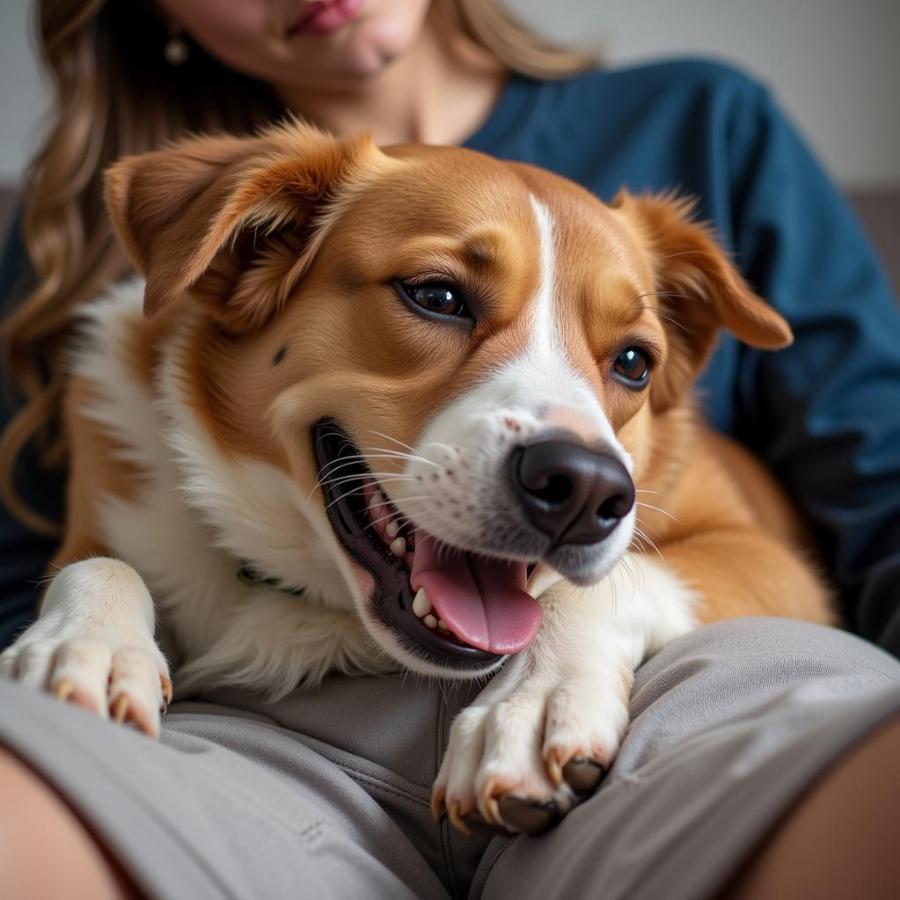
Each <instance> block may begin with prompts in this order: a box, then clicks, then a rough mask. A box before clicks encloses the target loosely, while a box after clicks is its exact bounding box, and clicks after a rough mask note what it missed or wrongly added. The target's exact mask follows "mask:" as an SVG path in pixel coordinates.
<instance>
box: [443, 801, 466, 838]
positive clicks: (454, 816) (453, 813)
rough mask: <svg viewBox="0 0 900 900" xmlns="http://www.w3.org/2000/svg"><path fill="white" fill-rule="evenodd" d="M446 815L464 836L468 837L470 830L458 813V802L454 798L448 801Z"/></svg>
mask: <svg viewBox="0 0 900 900" xmlns="http://www.w3.org/2000/svg"><path fill="white" fill-rule="evenodd" d="M447 816H448V818H449V819H450V821H451V822H452V823H453V824H454V825H455V826H456V827H457V828H458V829H459V830H460V831H461V832H462V833H463V834H464V835H465V836H466V837H470V836H471V834H472V832H471V830H470V829H469V826H468V825H466V822H465V820H464V819H463V817H462V816H461V815H460V812H459V802H458V801H456V800H454V801H452V802H451V803H450V806H449V808H448V809H447Z"/></svg>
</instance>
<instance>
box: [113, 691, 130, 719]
mask: <svg viewBox="0 0 900 900" xmlns="http://www.w3.org/2000/svg"><path fill="white" fill-rule="evenodd" d="M130 705H131V703H130V701H129V699H128V694H119V696H118V697H116V699H115V700H113V702H112V705H111V707H110V711H111V712H112V717H113V719H114V721H116V722H118V723H119V724H120V725H121V724H122V723H123V722H124V721H125V717H126V716H127V715H128V707H129V706H130Z"/></svg>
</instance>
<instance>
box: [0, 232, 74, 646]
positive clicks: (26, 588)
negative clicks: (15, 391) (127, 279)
mask: <svg viewBox="0 0 900 900" xmlns="http://www.w3.org/2000/svg"><path fill="white" fill-rule="evenodd" d="M20 223H21V218H20V217H17V218H16V220H15V222H14V224H13V227H12V230H11V232H10V234H9V236H8V238H7V240H6V243H5V245H4V246H3V250H2V254H0V309H2V311H3V312H4V314H5V313H6V311H8V310H9V309H10V308H11V307H12V306H13V305H14V304H15V303H16V302H17V301H18V300H19V299H20V298H21V295H22V293H23V289H24V286H25V284H26V283H27V279H28V265H27V255H26V252H25V247H24V245H23V243H22V237H21V225H20ZM8 376H9V373H8V372H5V371H4V372H3V379H2V381H3V388H4V390H3V391H2V392H0V429H3V428H5V427H6V425H7V423H8V422H9V420H10V419H11V418H12V416H13V414H14V412H15V409H16V407H15V404H14V403H12V402H11V400H10V395H11V385H10V383H9V381H10V379H9V377H8ZM16 483H17V485H18V487H19V490H20V492H21V493H22V494H23V495H24V496H25V497H26V498H27V499H28V500H29V502H30V503H32V504H34V505H35V506H37V508H38V509H40V510H41V511H42V512H43V513H44V514H45V515H52V516H58V510H59V506H60V503H61V499H62V491H63V487H62V479H61V476H60V475H58V474H55V473H47V472H46V471H44V470H43V469H41V468H40V466H39V465H38V462H37V459H36V458H35V456H34V455H33V454H30V453H26V454H24V455H23V458H22V459H21V461H20V464H19V466H18V467H17V470H16ZM55 543H56V542H55V541H54V540H53V539H52V538H46V537H43V536H42V535H39V534H36V533H35V532H33V531H30V530H29V529H28V528H26V527H25V526H24V525H22V524H21V523H19V522H18V521H17V520H16V519H15V518H14V517H13V516H12V515H11V514H10V513H9V511H8V510H7V509H6V508H5V507H3V506H0V650H2V649H3V648H4V647H6V646H7V645H8V644H10V643H11V642H12V641H13V639H14V638H15V637H16V635H17V634H18V633H19V632H21V631H22V629H23V628H25V626H26V625H28V623H29V622H30V621H31V620H32V619H33V618H34V616H35V613H36V609H37V602H38V599H39V597H40V594H41V590H40V581H41V579H42V578H43V577H44V575H45V574H46V571H47V564H48V562H49V560H50V557H51V555H52V554H53V551H54V549H55Z"/></svg>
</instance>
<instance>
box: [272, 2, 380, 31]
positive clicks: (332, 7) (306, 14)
mask: <svg viewBox="0 0 900 900" xmlns="http://www.w3.org/2000/svg"><path fill="white" fill-rule="evenodd" d="M364 2H365V0H314V2H313V3H310V4H308V5H307V6H306V7H305V8H304V10H303V13H302V14H301V15H300V18H299V19H298V20H297V22H296V23H295V24H294V25H292V26H291V28H290V29H289V30H288V35H289V36H290V37H297V36H301V35H302V36H304V37H306V36H312V35H323V34H331V33H332V32H333V31H337V30H338V29H339V28H343V27H344V26H345V25H346V24H348V23H349V22H352V21H353V20H354V19H355V18H356V16H357V14H358V13H359V11H360V9H362V5H363V3H364Z"/></svg>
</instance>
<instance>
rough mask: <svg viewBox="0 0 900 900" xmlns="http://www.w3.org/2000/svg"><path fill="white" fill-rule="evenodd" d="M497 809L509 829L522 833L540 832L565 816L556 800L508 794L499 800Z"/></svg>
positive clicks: (532, 833)
mask: <svg viewBox="0 0 900 900" xmlns="http://www.w3.org/2000/svg"><path fill="white" fill-rule="evenodd" d="M497 811H498V814H499V816H500V819H501V821H502V822H503V823H504V824H505V825H506V827H507V828H508V829H511V830H512V831H516V832H520V833H522V834H531V835H534V834H540V833H541V832H543V831H547V830H548V829H549V828H552V827H553V826H554V825H556V823H557V822H559V820H560V819H561V818H562V816H563V810H562V809H561V808H560V804H559V803H558V802H557V801H556V800H555V799H551V800H534V799H532V798H530V797H517V796H516V795H514V794H512V795H508V796H506V797H500V799H499V800H497Z"/></svg>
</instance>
